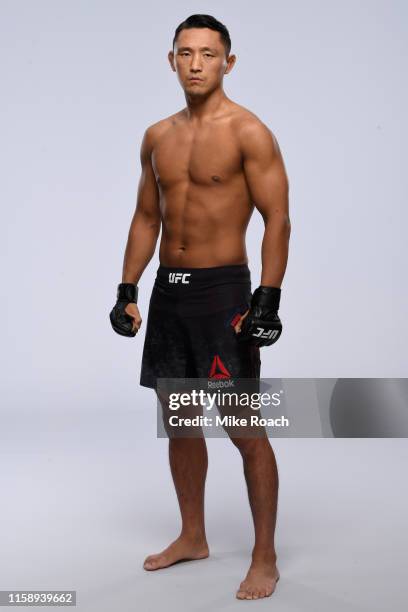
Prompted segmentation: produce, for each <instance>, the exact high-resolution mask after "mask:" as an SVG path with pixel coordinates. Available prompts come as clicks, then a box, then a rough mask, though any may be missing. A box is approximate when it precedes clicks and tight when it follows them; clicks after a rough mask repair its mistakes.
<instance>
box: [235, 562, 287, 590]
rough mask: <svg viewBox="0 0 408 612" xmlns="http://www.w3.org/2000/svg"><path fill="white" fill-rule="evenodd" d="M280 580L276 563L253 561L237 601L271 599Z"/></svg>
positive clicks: (240, 588)
mask: <svg viewBox="0 0 408 612" xmlns="http://www.w3.org/2000/svg"><path fill="white" fill-rule="evenodd" d="M279 578H280V575H279V571H278V568H277V567H276V564H275V563H270V562H269V563H267V562H262V561H252V563H251V567H250V568H249V570H248V573H247V575H246V578H245V580H243V581H242V582H241V584H240V585H239V589H238V591H237V599H261V598H262V597H269V596H270V595H272V593H273V592H274V590H275V587H276V583H277V582H278V580H279Z"/></svg>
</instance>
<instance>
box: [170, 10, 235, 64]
mask: <svg viewBox="0 0 408 612" xmlns="http://www.w3.org/2000/svg"><path fill="white" fill-rule="evenodd" d="M191 28H209V29H210V30H215V31H216V32H219V33H220V35H221V39H222V42H223V44H224V47H225V52H226V54H227V57H228V56H229V54H230V51H231V38H230V35H229V32H228V30H227V28H226V27H225V25H224V24H223V23H221V22H220V21H218V19H216V18H215V17H212V16H211V15H190V17H188V18H187V19H186V20H185V21H182V22H181V23H180V25H179V26H177V28H176V31H175V33H174V38H173V49H174V44H175V42H176V40H177V36H178V35H179V34H180V32H181V30H189V29H191Z"/></svg>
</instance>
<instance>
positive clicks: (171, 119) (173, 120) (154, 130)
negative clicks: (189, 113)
mask: <svg viewBox="0 0 408 612" xmlns="http://www.w3.org/2000/svg"><path fill="white" fill-rule="evenodd" d="M183 115H184V111H182V110H181V111H178V112H177V113H173V114H172V115H169V116H168V117H165V118H164V119H160V120H159V121H156V123H152V124H151V125H149V126H148V127H147V128H146V130H145V133H144V136H143V140H144V141H146V143H147V144H148V145H150V146H151V147H154V145H155V144H156V143H157V141H158V140H159V139H160V138H161V136H163V134H165V133H166V132H167V131H168V130H169V129H171V128H174V127H175V126H176V125H177V124H179V123H181V122H182V120H183Z"/></svg>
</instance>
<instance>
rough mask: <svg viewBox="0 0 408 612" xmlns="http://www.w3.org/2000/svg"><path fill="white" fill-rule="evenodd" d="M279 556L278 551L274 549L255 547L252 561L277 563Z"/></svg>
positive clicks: (255, 562) (269, 563)
mask: <svg viewBox="0 0 408 612" xmlns="http://www.w3.org/2000/svg"><path fill="white" fill-rule="evenodd" d="M276 560H277V556H276V552H275V551H274V550H273V549H272V550H271V549H267V550H265V549H263V550H262V549H259V550H257V549H255V548H254V550H253V551H252V563H254V564H257V563H262V564H264V563H267V564H268V565H274V564H275V563H276Z"/></svg>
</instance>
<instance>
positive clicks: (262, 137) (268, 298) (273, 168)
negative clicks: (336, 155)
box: [235, 119, 290, 347]
mask: <svg viewBox="0 0 408 612" xmlns="http://www.w3.org/2000/svg"><path fill="white" fill-rule="evenodd" d="M240 138H241V147H242V148H241V150H242V155H243V166H244V173H245V178H246V181H247V185H248V189H249V192H250V197H251V201H252V202H253V203H254V205H255V207H256V208H257V209H258V210H259V212H260V213H261V215H262V218H263V220H264V224H265V232H264V236H263V241H262V275H261V284H260V286H259V287H258V288H257V289H256V290H255V291H254V293H253V295H252V299H251V305H250V309H249V310H248V311H247V312H246V313H245V315H244V316H243V317H242V318H241V321H239V323H238V324H237V326H236V327H235V331H236V332H237V333H238V334H239V341H240V342H250V343H251V344H254V345H256V346H259V347H261V346H269V345H271V344H274V343H275V342H276V341H277V340H278V339H279V338H280V336H281V333H282V322H281V320H280V318H279V315H278V310H279V304H280V295H281V289H280V286H281V284H282V280H283V277H284V275H285V271H286V265H287V261H288V251H289V237H290V219H289V182H288V178H287V176H286V171H285V166H284V163H283V159H282V155H281V152H280V149H279V145H278V142H277V140H276V138H275V136H274V135H273V134H272V132H271V131H270V130H269V129H268V128H267V127H266V126H265V125H264V124H263V123H262V122H260V121H259V120H258V121H256V120H252V119H251V120H250V121H249V122H247V123H246V124H244V125H241V129H240Z"/></svg>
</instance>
